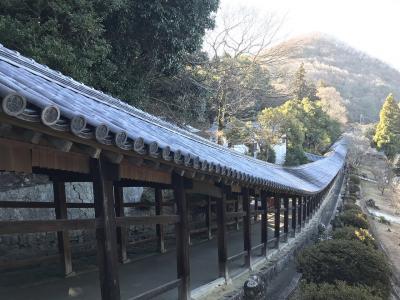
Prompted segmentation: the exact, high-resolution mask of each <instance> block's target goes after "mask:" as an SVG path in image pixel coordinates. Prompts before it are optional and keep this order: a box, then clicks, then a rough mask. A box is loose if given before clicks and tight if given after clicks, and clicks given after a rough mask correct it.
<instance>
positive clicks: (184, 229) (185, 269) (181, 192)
mask: <svg viewBox="0 0 400 300" xmlns="http://www.w3.org/2000/svg"><path fill="white" fill-rule="evenodd" d="M172 185H173V189H174V196H175V201H176V207H177V213H178V215H179V218H180V222H179V223H178V224H177V225H176V254H177V271H178V278H179V279H180V280H181V284H180V286H179V289H178V299H179V300H190V261H189V218H188V214H189V212H188V209H187V201H186V194H185V188H184V178H183V177H182V176H180V175H179V174H176V173H175V172H174V173H172Z"/></svg>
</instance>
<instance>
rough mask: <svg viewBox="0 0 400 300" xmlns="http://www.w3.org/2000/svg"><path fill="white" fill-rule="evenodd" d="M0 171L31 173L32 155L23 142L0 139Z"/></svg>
mask: <svg viewBox="0 0 400 300" xmlns="http://www.w3.org/2000/svg"><path fill="white" fill-rule="evenodd" d="M0 171H10V172H24V173H32V157H31V151H30V149H29V148H27V147H24V146H23V143H19V144H18V143H12V142H10V140H7V139H3V138H2V139H0Z"/></svg>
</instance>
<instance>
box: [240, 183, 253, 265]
mask: <svg viewBox="0 0 400 300" xmlns="http://www.w3.org/2000/svg"><path fill="white" fill-rule="evenodd" d="M242 197H243V210H244V212H245V213H246V215H245V216H243V246H244V247H243V248H244V251H246V252H247V256H245V266H246V267H247V268H249V269H251V212H250V196H249V189H248V188H244V187H243V188H242Z"/></svg>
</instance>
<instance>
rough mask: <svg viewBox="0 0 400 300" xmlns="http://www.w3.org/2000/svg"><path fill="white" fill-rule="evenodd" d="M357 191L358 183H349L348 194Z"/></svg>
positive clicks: (358, 189) (358, 188)
mask: <svg viewBox="0 0 400 300" xmlns="http://www.w3.org/2000/svg"><path fill="white" fill-rule="evenodd" d="M359 191H360V187H359V186H358V185H355V184H351V185H350V186H349V192H350V194H355V193H357V192H359Z"/></svg>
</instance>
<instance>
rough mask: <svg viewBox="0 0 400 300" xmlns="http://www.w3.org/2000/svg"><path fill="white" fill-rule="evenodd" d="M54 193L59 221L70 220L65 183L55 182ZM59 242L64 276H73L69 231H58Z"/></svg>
mask: <svg viewBox="0 0 400 300" xmlns="http://www.w3.org/2000/svg"><path fill="white" fill-rule="evenodd" d="M53 193H54V204H55V211H56V218H57V220H60V219H68V214H67V199H66V195H65V183H64V182H62V181H56V182H53ZM57 240H58V251H59V253H60V256H61V260H62V263H63V267H64V274H65V276H71V275H72V274H73V271H72V255H71V246H70V241H69V233H68V231H58V232H57Z"/></svg>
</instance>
